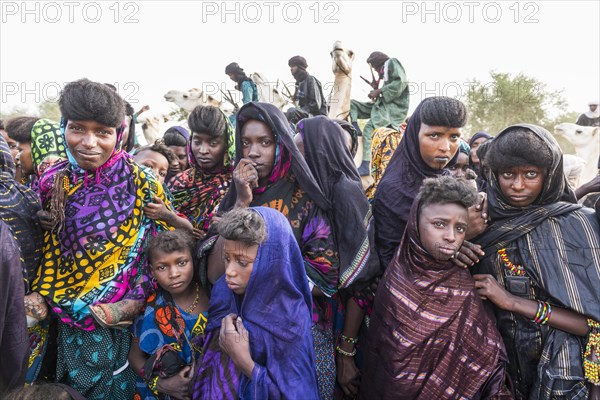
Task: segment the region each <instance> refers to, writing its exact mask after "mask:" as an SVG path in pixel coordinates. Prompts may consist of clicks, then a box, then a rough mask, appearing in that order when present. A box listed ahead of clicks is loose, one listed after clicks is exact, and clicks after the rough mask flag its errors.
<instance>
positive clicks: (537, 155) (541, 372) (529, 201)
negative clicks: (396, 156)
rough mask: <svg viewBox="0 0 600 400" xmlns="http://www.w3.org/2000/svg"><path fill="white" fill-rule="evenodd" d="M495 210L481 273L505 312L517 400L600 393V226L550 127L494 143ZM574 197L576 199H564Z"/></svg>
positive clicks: (491, 181) (483, 240) (513, 132)
mask: <svg viewBox="0 0 600 400" xmlns="http://www.w3.org/2000/svg"><path fill="white" fill-rule="evenodd" d="M490 145H491V146H490V149H489V152H488V155H487V158H486V160H487V162H488V167H489V173H488V176H487V178H488V179H487V181H488V187H487V194H488V211H489V215H490V218H491V220H492V224H491V225H490V226H489V227H488V229H487V230H486V231H485V232H484V233H483V234H482V235H481V236H479V237H478V238H477V239H476V240H475V241H476V242H477V243H479V244H481V246H482V247H483V249H484V251H485V254H486V255H485V258H483V259H482V260H481V262H480V263H479V264H478V265H476V266H475V268H474V269H473V272H474V273H475V275H474V278H475V280H476V288H477V290H478V293H479V295H480V296H481V297H483V298H487V299H488V300H490V301H491V302H492V303H493V304H494V305H495V311H496V318H497V323H498V328H499V330H500V333H501V334H502V336H503V339H504V342H505V344H506V349H507V352H508V358H509V361H510V363H509V366H508V371H509V374H510V376H511V378H512V381H513V384H514V388H515V395H516V398H517V399H519V400H521V399H556V398H561V399H587V398H588V396H589V397H591V398H597V397H593V394H591V392H593V391H594V390H595V391H596V393H595V395H596V396H598V395H600V386H598V385H600V373H599V371H600V362H599V361H598V356H599V355H600V290H599V288H600V226H599V224H598V218H597V215H596V213H595V212H594V210H593V209H590V208H585V207H581V206H580V205H578V204H573V203H571V202H570V201H572V200H573V197H572V193H570V192H569V190H568V185H567V183H566V178H565V177H564V174H563V156H562V152H561V150H560V147H559V146H558V143H557V142H556V140H555V139H554V137H553V136H552V135H551V134H550V133H549V132H548V131H546V130H545V129H543V128H541V127H539V126H535V125H527V124H519V125H513V126H511V127H508V128H506V129H505V130H503V131H502V132H500V133H499V134H498V135H497V136H496V137H495V138H494V140H493V141H492V142H491V143H490ZM563 199H567V200H569V201H563Z"/></svg>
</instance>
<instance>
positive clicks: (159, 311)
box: [133, 288, 208, 400]
mask: <svg viewBox="0 0 600 400" xmlns="http://www.w3.org/2000/svg"><path fill="white" fill-rule="evenodd" d="M167 296H168V294H165V292H164V291H163V289H161V288H158V290H157V292H156V294H153V295H151V296H150V298H148V301H147V303H146V304H147V305H146V310H145V312H144V314H143V315H140V316H138V317H137V319H136V320H135V323H134V326H133V336H135V337H137V338H139V341H140V342H139V346H140V349H141V350H142V351H143V352H144V353H146V354H148V355H152V354H154V353H156V352H157V351H158V350H159V349H160V348H161V347H162V346H163V345H165V344H173V345H174V347H175V348H176V349H177V350H178V351H179V352H180V356H181V358H182V359H183V360H184V361H185V362H186V364H188V365H189V364H190V363H191V362H192V349H190V346H189V344H188V341H187V340H186V339H185V337H184V334H185V336H187V338H188V339H189V341H190V343H191V344H192V346H194V349H193V353H194V356H195V359H196V360H198V359H199V358H201V355H202V340H203V336H204V329H205V328H206V322H207V316H208V314H207V313H206V312H204V313H200V314H199V315H195V314H188V313H186V312H185V311H184V310H183V309H181V308H180V307H178V306H177V305H173V301H172V300H170V299H169V300H167ZM183 329H185V332H184V331H183ZM137 389H138V394H139V398H140V399H144V400H148V399H154V398H155V397H154V395H153V394H152V392H151V391H150V389H149V388H148V386H147V384H146V382H144V381H143V380H142V379H141V378H138V380H137Z"/></svg>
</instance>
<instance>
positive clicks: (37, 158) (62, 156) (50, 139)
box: [31, 118, 67, 176]
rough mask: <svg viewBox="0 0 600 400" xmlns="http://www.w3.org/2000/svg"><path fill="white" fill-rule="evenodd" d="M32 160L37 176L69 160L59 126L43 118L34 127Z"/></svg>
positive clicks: (32, 130)
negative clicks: (60, 162)
mask: <svg viewBox="0 0 600 400" xmlns="http://www.w3.org/2000/svg"><path fill="white" fill-rule="evenodd" d="M31 159H32V160H33V169H34V170H35V171H36V174H37V176H40V175H42V174H43V173H44V171H46V170H47V169H48V168H49V167H51V166H52V165H54V164H55V163H56V162H58V161H62V160H66V159H67V149H66V146H65V141H64V138H63V135H62V133H61V132H60V125H59V124H57V123H56V122H54V121H51V120H49V119H45V118H42V119H40V120H38V121H37V122H36V123H35V124H34V125H33V128H32V129H31Z"/></svg>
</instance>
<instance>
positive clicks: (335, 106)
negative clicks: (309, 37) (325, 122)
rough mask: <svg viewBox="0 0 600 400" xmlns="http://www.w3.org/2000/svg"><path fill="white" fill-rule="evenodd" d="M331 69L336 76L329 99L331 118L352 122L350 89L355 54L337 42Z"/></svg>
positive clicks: (334, 45) (329, 114) (334, 47)
mask: <svg viewBox="0 0 600 400" xmlns="http://www.w3.org/2000/svg"><path fill="white" fill-rule="evenodd" d="M329 54H330V55H331V61H332V63H331V69H332V70H333V74H334V75H335V80H334V82H333V88H332V89H331V94H330V97H329V113H328V117H329V118H337V119H345V120H348V121H349V120H350V119H349V118H350V89H352V62H353V61H354V52H353V51H352V50H349V49H346V48H345V47H344V46H343V45H342V42H341V41H339V40H337V41H336V42H335V43H334V44H333V50H332V51H331V53H329Z"/></svg>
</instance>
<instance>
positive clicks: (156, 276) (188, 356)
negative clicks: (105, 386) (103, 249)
mask: <svg viewBox="0 0 600 400" xmlns="http://www.w3.org/2000/svg"><path fill="white" fill-rule="evenodd" d="M192 246H193V240H192V238H191V237H190V235H188V234H187V233H186V232H185V231H181V230H175V231H166V232H161V233H159V234H158V235H157V236H155V237H153V238H152V239H151V240H150V243H149V245H148V247H147V249H146V255H147V257H148V261H149V263H150V271H151V273H152V280H153V281H154V282H155V283H156V284H157V285H158V288H157V290H156V293H155V295H152V296H151V297H150V298H149V299H148V302H147V306H146V311H145V312H144V314H143V315H141V316H139V317H138V318H137V319H136V321H135V324H134V328H133V335H134V338H133V340H132V343H131V350H130V351H129V363H130V365H131V367H132V368H133V370H134V371H135V372H137V373H138V375H139V376H140V377H144V376H146V377H149V376H151V377H150V379H148V380H147V381H146V382H143V381H141V380H140V379H138V384H137V386H138V394H139V395H140V397H139V398H141V399H154V398H155V396H158V393H162V394H164V395H167V396H172V397H174V398H177V399H187V398H189V396H190V393H189V390H188V388H189V383H190V374H191V373H192V367H193V365H194V363H195V362H196V361H197V360H198V359H199V358H200V351H199V349H200V347H199V346H200V340H201V337H202V335H203V334H204V328H205V326H206V321H207V309H208V295H207V293H206V292H205V290H204V288H203V287H202V286H201V285H200V284H199V283H198V282H197V281H196V280H194V266H193V262H192ZM167 344H170V345H172V346H173V348H174V349H176V351H177V354H178V355H179V356H180V357H181V359H182V360H183V362H185V364H187V366H186V367H184V368H183V369H181V370H180V371H179V372H178V373H177V374H176V375H173V376H171V377H167V378H163V377H162V376H164V375H161V374H164V373H165V371H161V370H160V369H159V368H156V367H154V369H152V366H151V365H149V364H151V363H146V361H147V359H148V358H149V357H150V356H152V355H154V354H156V353H157V352H159V351H160V350H161V348H162V347H163V346H164V345H167ZM190 345H191V347H190ZM149 369H150V370H149ZM136 398H137V397H136Z"/></svg>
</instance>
